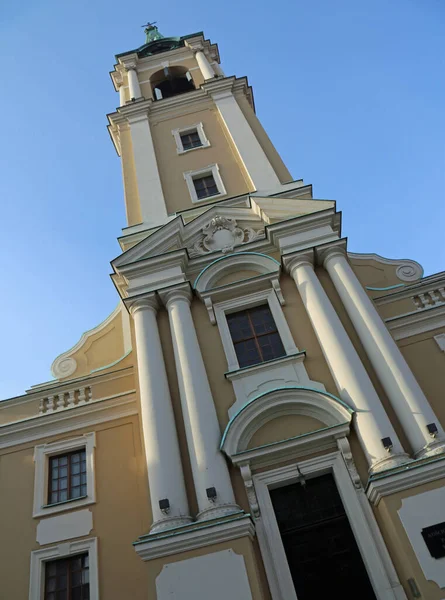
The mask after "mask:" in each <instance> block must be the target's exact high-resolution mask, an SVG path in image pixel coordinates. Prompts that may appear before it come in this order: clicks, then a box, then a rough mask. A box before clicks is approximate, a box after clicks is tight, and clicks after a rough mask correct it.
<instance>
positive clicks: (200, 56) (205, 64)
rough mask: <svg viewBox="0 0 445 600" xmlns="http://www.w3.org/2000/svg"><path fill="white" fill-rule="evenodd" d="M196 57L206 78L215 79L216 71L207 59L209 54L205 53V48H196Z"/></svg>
mask: <svg viewBox="0 0 445 600" xmlns="http://www.w3.org/2000/svg"><path fill="white" fill-rule="evenodd" d="M195 58H196V62H197V63H198V67H199V68H200V69H201V73H202V76H203V77H204V80H206V79H213V78H214V77H215V71H214V70H213V68H212V66H211V65H210V63H209V61H208V60H207V56H206V55H205V54H204V52H203V50H195Z"/></svg>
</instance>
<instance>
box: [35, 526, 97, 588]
mask: <svg viewBox="0 0 445 600" xmlns="http://www.w3.org/2000/svg"><path fill="white" fill-rule="evenodd" d="M85 552H88V559H89V563H88V564H89V567H88V570H89V583H90V596H89V597H90V600H99V573H98V565H97V562H98V556H97V538H89V539H86V540H79V541H75V542H64V543H63V544H58V545H57V546H50V547H49V548H42V550H34V551H33V552H31V569H30V578H29V600H42V598H43V594H44V587H45V572H44V569H45V563H46V562H48V561H51V560H58V559H59V558H65V557H68V556H75V555H76V554H84V553H85Z"/></svg>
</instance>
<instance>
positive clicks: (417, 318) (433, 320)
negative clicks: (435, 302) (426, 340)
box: [385, 304, 445, 340]
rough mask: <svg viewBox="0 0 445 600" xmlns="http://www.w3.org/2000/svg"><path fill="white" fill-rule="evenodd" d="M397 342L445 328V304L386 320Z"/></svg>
mask: <svg viewBox="0 0 445 600" xmlns="http://www.w3.org/2000/svg"><path fill="white" fill-rule="evenodd" d="M385 323H386V325H387V327H388V329H389V330H390V332H391V333H392V335H393V337H394V339H395V340H403V339H405V338H407V337H411V336H413V335H419V334H421V333H426V332H428V331H433V330H434V329H439V328H440V327H445V304H442V305H439V306H431V308H425V309H424V310H416V311H413V312H412V313H406V314H404V315H399V316H397V317H389V318H388V319H385Z"/></svg>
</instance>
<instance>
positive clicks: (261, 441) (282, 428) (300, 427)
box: [247, 415, 326, 449]
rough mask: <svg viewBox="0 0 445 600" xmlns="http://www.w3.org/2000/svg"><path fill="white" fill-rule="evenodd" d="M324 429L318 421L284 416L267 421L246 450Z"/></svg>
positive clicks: (301, 416)
mask: <svg viewBox="0 0 445 600" xmlns="http://www.w3.org/2000/svg"><path fill="white" fill-rule="evenodd" d="M324 427H326V424H325V423H322V422H321V421H319V420H318V419H314V418H313V417H307V416H303V415H285V416H281V417H277V418H276V419H273V420H272V421H269V422H268V423H266V424H265V425H263V426H262V427H260V429H258V431H256V432H255V433H254V434H253V436H252V437H251V439H250V441H249V443H248V444H247V448H248V449H251V448H258V446H264V445H265V444H271V443H272V442H279V441H281V440H287V439H289V438H292V437H296V436H297V435H301V434H303V433H309V432H311V431H316V430H317V429H322V428H324Z"/></svg>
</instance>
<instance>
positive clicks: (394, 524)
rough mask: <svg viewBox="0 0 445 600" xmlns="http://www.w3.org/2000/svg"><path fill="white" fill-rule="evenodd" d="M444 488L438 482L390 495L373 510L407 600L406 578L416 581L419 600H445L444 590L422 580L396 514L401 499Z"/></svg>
mask: <svg viewBox="0 0 445 600" xmlns="http://www.w3.org/2000/svg"><path fill="white" fill-rule="evenodd" d="M443 486H445V480H444V479H441V480H438V481H434V482H431V483H427V484H424V485H422V486H417V487H413V488H411V489H409V490H404V491H403V492H398V493H396V494H392V495H391V496H385V497H383V498H382V499H381V501H380V502H379V504H378V506H377V507H376V508H375V509H374V514H375V516H376V519H377V523H378V524H379V527H380V530H381V532H382V535H383V539H384V540H385V543H386V545H387V548H388V550H389V553H390V555H391V558H392V560H393V562H394V566H395V568H396V571H397V574H398V576H399V578H400V583H401V584H402V585H403V587H404V588H405V591H406V594H407V597H408V598H412V593H411V591H410V588H409V586H408V579H410V578H412V577H413V578H414V579H415V581H416V584H417V587H418V588H419V591H420V593H421V597H422V598H425V600H443V599H444V598H445V589H442V590H441V589H440V588H439V586H438V585H437V584H436V583H434V582H432V581H427V580H426V579H425V576H424V574H423V571H422V569H421V567H420V565H419V562H418V561H417V558H416V555H415V552H414V550H413V547H412V546H411V542H410V541H409V538H408V536H407V534H406V532H405V528H404V527H403V525H402V522H401V521H400V518H399V515H398V513H397V511H398V510H399V509H400V508H401V506H402V499H403V498H408V497H410V496H416V495H417V494H423V493H424V492H427V491H429V490H435V489H438V488H440V487H443Z"/></svg>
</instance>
